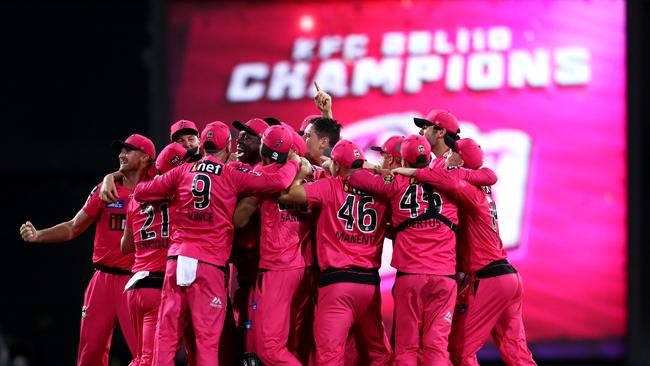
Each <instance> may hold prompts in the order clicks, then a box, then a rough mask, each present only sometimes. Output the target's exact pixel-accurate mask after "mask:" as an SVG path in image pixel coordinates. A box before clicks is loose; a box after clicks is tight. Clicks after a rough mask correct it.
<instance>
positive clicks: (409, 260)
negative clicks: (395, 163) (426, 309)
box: [350, 169, 458, 275]
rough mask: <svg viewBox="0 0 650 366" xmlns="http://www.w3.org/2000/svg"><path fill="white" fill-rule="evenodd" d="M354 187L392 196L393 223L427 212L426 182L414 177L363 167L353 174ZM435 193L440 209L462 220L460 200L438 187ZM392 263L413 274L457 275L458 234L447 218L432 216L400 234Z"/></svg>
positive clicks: (453, 220)
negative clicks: (457, 205)
mask: <svg viewBox="0 0 650 366" xmlns="http://www.w3.org/2000/svg"><path fill="white" fill-rule="evenodd" d="M350 183H351V184H352V186H353V187H355V188H358V189H360V190H362V191H366V192H368V193H370V194H373V195H375V196H376V197H386V198H387V199H388V200H390V204H391V211H392V218H391V223H392V225H393V227H395V228H397V227H398V225H399V224H400V223H402V222H404V221H406V220H408V219H411V218H415V217H417V216H418V215H420V214H423V213H424V212H425V210H428V209H430V208H429V202H428V201H427V196H426V194H425V192H424V188H423V186H422V184H421V183H420V182H419V181H418V180H417V179H415V178H414V177H405V176H402V175H395V176H394V177H391V176H382V175H379V174H374V173H373V172H371V171H370V170H367V169H362V170H359V171H357V172H355V173H354V174H352V176H351V177H350ZM430 194H431V195H433V202H435V208H434V209H435V210H436V212H438V213H440V214H442V215H443V216H445V217H446V218H447V219H449V220H451V222H453V223H454V224H457V223H458V208H457V207H456V203H455V202H453V201H452V200H450V199H449V198H448V197H447V196H446V195H444V194H442V193H440V191H438V190H437V189H433V190H432V191H431V192H430ZM391 266H393V267H394V268H395V269H397V270H398V271H400V272H404V273H411V274H433V275H453V274H455V273H456V235H455V233H454V231H452V230H451V228H450V227H449V226H447V225H445V224H444V223H443V222H441V221H439V220H437V219H435V218H431V219H428V220H422V221H418V222H415V223H413V224H411V225H409V226H408V227H406V228H405V229H404V230H402V231H400V232H399V233H397V234H396V238H395V242H394V246H393V259H392V261H391Z"/></svg>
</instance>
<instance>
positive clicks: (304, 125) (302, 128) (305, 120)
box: [298, 114, 322, 135]
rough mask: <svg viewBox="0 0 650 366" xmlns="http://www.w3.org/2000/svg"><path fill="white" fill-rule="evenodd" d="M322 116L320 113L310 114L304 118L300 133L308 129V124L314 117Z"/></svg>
mask: <svg viewBox="0 0 650 366" xmlns="http://www.w3.org/2000/svg"><path fill="white" fill-rule="evenodd" d="M320 117H322V116H321V115H320V114H310V115H308V116H307V117H305V119H303V120H302V123H301V124H300V129H299V130H298V134H300V135H302V134H303V133H304V132H305V130H306V129H307V126H309V124H310V123H311V120H312V119H314V118H320Z"/></svg>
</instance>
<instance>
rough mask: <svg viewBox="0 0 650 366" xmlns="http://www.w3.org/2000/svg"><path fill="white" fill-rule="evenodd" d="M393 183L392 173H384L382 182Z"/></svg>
mask: <svg viewBox="0 0 650 366" xmlns="http://www.w3.org/2000/svg"><path fill="white" fill-rule="evenodd" d="M391 183H393V176H392V175H390V174H389V175H384V184H391Z"/></svg>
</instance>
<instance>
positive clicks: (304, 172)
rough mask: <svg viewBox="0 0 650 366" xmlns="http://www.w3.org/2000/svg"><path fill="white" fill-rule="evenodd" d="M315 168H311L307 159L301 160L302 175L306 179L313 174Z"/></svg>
mask: <svg viewBox="0 0 650 366" xmlns="http://www.w3.org/2000/svg"><path fill="white" fill-rule="evenodd" d="M313 172H314V168H313V167H312V166H311V163H310V162H309V160H307V159H306V158H300V175H301V176H303V178H304V177H306V176H308V175H310V174H312V173H313Z"/></svg>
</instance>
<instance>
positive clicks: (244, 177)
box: [134, 156, 298, 365]
mask: <svg viewBox="0 0 650 366" xmlns="http://www.w3.org/2000/svg"><path fill="white" fill-rule="evenodd" d="M297 167H298V164H297V163H296V162H295V161H290V162H288V163H287V164H286V165H285V168H283V169H280V170H279V171H278V172H277V173H276V174H272V175H263V174H259V173H256V174H254V173H250V172H244V171H242V170H238V169H237V168H233V167H230V166H228V165H226V164H224V163H223V162H221V161H219V160H218V159H216V158H215V157H213V156H207V157H205V158H203V159H202V160H201V161H198V162H195V163H193V164H185V165H182V166H180V167H178V168H175V169H173V170H171V171H169V172H167V173H166V174H164V175H163V176H161V177H159V178H158V179H155V180H153V181H151V182H147V183H144V184H140V185H138V187H137V188H136V191H135V195H134V196H135V199H136V200H138V201H142V202H155V201H158V200H163V199H166V198H168V197H170V196H171V195H172V194H175V195H176V197H177V200H178V206H177V209H176V214H175V219H176V224H175V229H174V231H173V233H172V237H171V239H172V243H179V247H178V255H181V256H186V257H190V258H194V259H197V260H198V265H197V267H196V278H195V280H194V282H193V283H191V284H190V285H189V286H178V285H177V275H176V267H177V265H178V261H176V260H171V261H168V262H167V268H166V273H165V283H164V286H163V294H162V299H161V308H160V314H159V321H158V327H159V329H158V332H157V335H156V337H157V339H156V350H155V356H154V365H173V364H174V354H175V352H176V349H177V348H178V341H179V339H180V337H181V332H182V331H183V328H184V326H185V322H186V314H187V313H188V312H189V314H190V317H191V320H192V323H193V328H194V333H195V335H196V348H197V354H196V357H197V362H198V364H199V365H214V364H217V363H218V362H219V361H218V360H219V340H220V336H221V331H222V329H223V325H224V319H225V312H226V287H225V286H226V285H225V272H224V271H225V267H224V266H225V264H226V261H227V260H228V258H229V257H230V251H231V246H232V237H233V224H232V216H233V214H234V211H235V206H236V204H237V198H238V196H241V195H246V194H248V195H250V194H253V193H257V192H262V193H265V192H266V193H272V192H277V191H280V190H282V189H284V188H286V187H287V186H289V184H290V183H291V181H292V179H293V177H294V175H295V173H296V171H297Z"/></svg>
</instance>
